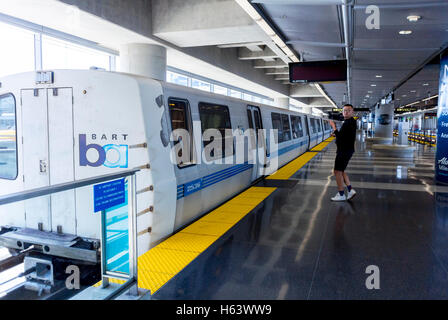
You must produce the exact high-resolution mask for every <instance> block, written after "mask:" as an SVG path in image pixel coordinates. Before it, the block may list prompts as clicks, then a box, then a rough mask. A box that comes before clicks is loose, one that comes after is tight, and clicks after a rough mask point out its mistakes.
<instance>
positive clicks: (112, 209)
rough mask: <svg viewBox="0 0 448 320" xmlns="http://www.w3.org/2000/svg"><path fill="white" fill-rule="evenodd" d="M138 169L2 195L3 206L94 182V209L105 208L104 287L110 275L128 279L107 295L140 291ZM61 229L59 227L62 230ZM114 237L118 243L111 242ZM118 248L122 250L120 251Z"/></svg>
mask: <svg viewBox="0 0 448 320" xmlns="http://www.w3.org/2000/svg"><path fill="white" fill-rule="evenodd" d="M138 171H139V170H138V169H132V170H126V171H122V172H119V173H113V174H107V175H102V176H97V177H94V178H88V179H82V180H77V181H72V182H67V183H62V184H57V185H52V186H47V187H42V188H37V189H32V190H27V191H22V192H18V193H13V194H9V195H5V196H0V206H1V205H8V204H13V203H16V202H19V201H26V200H30V199H34V198H38V197H43V196H50V195H54V194H56V193H61V192H64V191H69V190H73V189H78V188H82V187H88V186H93V197H94V209H93V212H92V213H95V212H101V232H100V235H101V236H100V240H101V244H100V247H101V278H102V285H101V287H102V288H106V287H108V286H109V283H110V281H109V279H110V278H114V279H119V280H122V281H125V283H124V284H123V285H121V286H118V287H117V288H112V290H107V293H105V294H104V295H103V298H104V299H113V298H115V297H117V296H118V295H120V294H122V293H123V292H125V291H128V290H129V293H130V294H131V295H137V294H138V291H137V290H138V288H137V271H138V270H137V255H138V251H137V213H136V211H137V199H136V175H135V174H136V172H138ZM84 196H87V197H91V193H90V191H88V192H86V193H84ZM90 199H91V198H90ZM33 201H35V200H33ZM117 208H118V209H117ZM126 220H127V224H126ZM59 231H60V230H59V227H58V233H59ZM111 235H112V236H111ZM111 239H113V241H114V242H115V244H114V243H111ZM117 239H118V240H119V241H117ZM117 245H118V246H117ZM126 247H127V248H126ZM123 248H124V249H123ZM21 249H26V247H25V246H23V247H22V248H21ZM54 249H55V250H54V251H53V247H51V250H49V249H48V250H47V252H46V253H51V252H57V250H56V247H55V248H54ZM68 249H71V248H68ZM68 249H67V250H68ZM126 249H127V250H126ZM44 250H45V249H44ZM79 250H81V249H79ZM117 250H118V251H119V250H122V251H119V252H118V253H117ZM112 255H113V256H112ZM115 257H118V258H115ZM126 258H127V261H126ZM117 260H118V263H119V265H117V264H116V263H115V265H114V264H113V263H112V264H111V263H108V261H115V262H117ZM98 290H101V289H98Z"/></svg>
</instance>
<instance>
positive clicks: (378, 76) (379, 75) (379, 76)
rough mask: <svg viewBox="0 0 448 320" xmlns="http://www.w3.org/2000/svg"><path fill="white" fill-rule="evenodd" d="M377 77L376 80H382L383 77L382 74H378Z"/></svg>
mask: <svg viewBox="0 0 448 320" xmlns="http://www.w3.org/2000/svg"><path fill="white" fill-rule="evenodd" d="M375 77H376V78H382V77H383V76H382V75H381V74H377V75H376V76H375Z"/></svg>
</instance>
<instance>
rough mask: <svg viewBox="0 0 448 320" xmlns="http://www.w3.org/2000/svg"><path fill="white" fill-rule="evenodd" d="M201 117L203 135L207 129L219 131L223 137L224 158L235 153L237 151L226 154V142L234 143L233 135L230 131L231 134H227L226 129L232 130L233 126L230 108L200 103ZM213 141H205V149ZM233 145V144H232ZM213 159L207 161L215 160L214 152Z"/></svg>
mask: <svg viewBox="0 0 448 320" xmlns="http://www.w3.org/2000/svg"><path fill="white" fill-rule="evenodd" d="M199 117H200V119H201V128H202V134H204V132H205V131H206V130H207V129H217V130H219V132H220V133H221V137H222V141H221V142H222V157H223V158H224V157H225V156H229V155H231V154H233V153H234V152H235V149H234V150H233V152H231V153H230V151H227V152H228V153H229V154H226V144H225V141H226V140H229V139H231V140H232V141H233V135H232V132H231V131H230V132H229V133H227V132H226V129H230V130H231V129H232V125H231V123H230V112H229V108H228V107H227V106H221V105H216V104H209V103H203V102H201V103H199ZM212 141H213V139H212V140H211V141H203V144H204V147H205V146H207V145H208V144H209V143H211V142H212ZM232 143H233V142H232ZM211 156H212V159H207V160H208V161H210V160H213V159H214V152H213V151H212V153H211Z"/></svg>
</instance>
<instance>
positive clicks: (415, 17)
mask: <svg viewBox="0 0 448 320" xmlns="http://www.w3.org/2000/svg"><path fill="white" fill-rule="evenodd" d="M421 18H422V17H420V16H407V17H406V19H408V20H409V22H416V21H418V20H420V19H421Z"/></svg>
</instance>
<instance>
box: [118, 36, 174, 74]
mask: <svg viewBox="0 0 448 320" xmlns="http://www.w3.org/2000/svg"><path fill="white" fill-rule="evenodd" d="M118 70H119V71H120V72H126V73H132V74H136V75H140V76H144V77H149V78H153V79H156V80H161V81H166V48H165V47H162V46H159V45H155V44H147V43H129V44H126V45H123V46H121V47H120V66H119V69H118Z"/></svg>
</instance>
